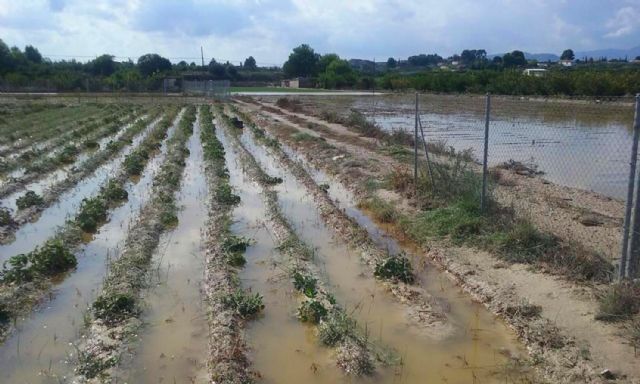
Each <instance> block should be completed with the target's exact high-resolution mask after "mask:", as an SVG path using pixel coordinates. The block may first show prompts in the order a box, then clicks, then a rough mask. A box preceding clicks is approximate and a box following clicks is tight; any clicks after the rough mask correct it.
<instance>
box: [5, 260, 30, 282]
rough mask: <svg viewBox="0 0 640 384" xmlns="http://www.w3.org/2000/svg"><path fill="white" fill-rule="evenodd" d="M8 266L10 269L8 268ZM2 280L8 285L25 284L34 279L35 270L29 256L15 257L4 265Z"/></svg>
mask: <svg viewBox="0 0 640 384" xmlns="http://www.w3.org/2000/svg"><path fill="white" fill-rule="evenodd" d="M7 264H8V266H9V267H8V268H7ZM0 278H1V280H2V281H3V282H6V283H23V282H27V281H31V280H32V279H33V270H32V269H31V268H30V265H29V255H24V254H20V255H15V256H12V257H10V258H9V260H7V261H5V262H4V263H3V265H2V272H1V273H0Z"/></svg>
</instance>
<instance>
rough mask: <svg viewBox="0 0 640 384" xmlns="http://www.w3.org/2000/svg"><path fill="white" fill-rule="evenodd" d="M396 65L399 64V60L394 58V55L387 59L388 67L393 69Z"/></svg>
mask: <svg viewBox="0 0 640 384" xmlns="http://www.w3.org/2000/svg"><path fill="white" fill-rule="evenodd" d="M396 66H398V62H397V61H396V59H394V58H393V57H390V58H389V59H387V68H389V69H391V68H395V67H396Z"/></svg>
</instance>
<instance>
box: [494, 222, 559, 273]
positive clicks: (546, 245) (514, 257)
mask: <svg viewBox="0 0 640 384" xmlns="http://www.w3.org/2000/svg"><path fill="white" fill-rule="evenodd" d="M489 242H490V243H491V244H493V246H494V247H495V248H496V249H497V251H498V252H499V253H500V254H501V255H503V256H502V257H503V258H505V259H507V260H509V261H511V262H516V263H524V262H526V263H531V262H533V261H535V260H538V259H540V258H542V257H544V255H545V254H546V253H548V252H551V251H552V250H553V249H554V248H555V247H557V245H558V242H557V239H556V238H555V237H553V236H552V235H550V234H546V233H542V232H540V231H539V230H538V229H536V227H534V226H533V225H532V224H531V223H529V222H526V221H518V222H516V223H515V224H514V225H513V226H512V227H511V228H509V229H508V230H507V231H499V232H496V233H495V234H493V235H492V236H491V237H490V239H489Z"/></svg>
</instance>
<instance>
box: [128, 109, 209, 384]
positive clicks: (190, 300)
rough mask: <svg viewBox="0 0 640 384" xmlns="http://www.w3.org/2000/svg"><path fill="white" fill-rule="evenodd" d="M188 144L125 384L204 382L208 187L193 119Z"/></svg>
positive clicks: (196, 128)
mask: <svg viewBox="0 0 640 384" xmlns="http://www.w3.org/2000/svg"><path fill="white" fill-rule="evenodd" d="M188 148H189V151H190V155H189V158H188V159H187V162H186V167H185V171H184V172H185V173H184V177H183V180H182V186H181V191H180V193H179V197H178V206H179V207H182V208H183V209H182V210H181V211H180V213H179V214H178V219H179V224H178V226H177V227H176V228H175V229H174V230H173V231H171V232H168V233H166V234H164V235H163V236H162V238H161V240H160V245H159V247H158V251H157V252H156V254H155V255H154V262H155V263H156V264H157V266H156V267H155V268H154V270H153V273H152V281H151V284H152V288H151V289H150V290H149V291H148V292H146V293H145V299H144V300H145V303H146V307H145V308H146V313H145V315H144V317H143V321H144V322H145V324H146V326H145V327H144V329H143V330H142V331H141V333H140V334H139V340H138V341H139V342H138V343H137V344H138V347H136V350H135V351H134V357H133V361H131V362H130V363H129V362H126V363H124V364H123V365H122V367H121V368H122V369H123V370H124V371H126V374H125V375H124V376H126V377H127V378H126V379H125V381H126V382H130V383H163V382H165V383H205V382H206V356H207V317H206V310H205V308H204V307H203V305H204V303H203V301H202V294H201V289H200V288H201V284H202V278H203V272H204V250H203V244H202V230H203V229H204V228H205V227H206V225H205V224H206V220H207V205H206V201H207V196H208V188H207V181H206V178H205V175H204V169H203V167H204V163H203V153H202V144H201V142H200V125H199V123H198V121H196V124H195V125H194V132H193V135H192V136H191V138H190V140H189V142H188Z"/></svg>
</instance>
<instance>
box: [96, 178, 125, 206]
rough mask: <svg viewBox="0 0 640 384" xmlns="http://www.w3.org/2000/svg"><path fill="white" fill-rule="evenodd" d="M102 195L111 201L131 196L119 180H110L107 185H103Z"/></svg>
mask: <svg viewBox="0 0 640 384" xmlns="http://www.w3.org/2000/svg"><path fill="white" fill-rule="evenodd" d="M100 195H101V196H102V197H103V198H104V199H105V200H107V201H111V202H113V201H122V200H126V199H127V198H128V197H129V193H128V192H127V190H126V189H124V188H123V187H122V184H120V183H119V182H118V181H117V180H109V182H108V183H107V184H106V185H104V186H102V188H101V189H100Z"/></svg>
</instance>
